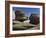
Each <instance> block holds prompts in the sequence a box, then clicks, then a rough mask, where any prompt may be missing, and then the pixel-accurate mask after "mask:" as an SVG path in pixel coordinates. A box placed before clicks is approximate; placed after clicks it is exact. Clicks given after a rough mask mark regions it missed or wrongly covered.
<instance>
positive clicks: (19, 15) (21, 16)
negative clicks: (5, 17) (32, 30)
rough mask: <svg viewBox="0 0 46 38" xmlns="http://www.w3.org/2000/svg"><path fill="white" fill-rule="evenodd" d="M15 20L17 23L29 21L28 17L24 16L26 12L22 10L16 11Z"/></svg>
mask: <svg viewBox="0 0 46 38" xmlns="http://www.w3.org/2000/svg"><path fill="white" fill-rule="evenodd" d="M15 16H16V17H15V20H17V21H21V22H22V21H24V20H26V19H27V17H25V15H24V12H23V11H22V10H16V11H15Z"/></svg>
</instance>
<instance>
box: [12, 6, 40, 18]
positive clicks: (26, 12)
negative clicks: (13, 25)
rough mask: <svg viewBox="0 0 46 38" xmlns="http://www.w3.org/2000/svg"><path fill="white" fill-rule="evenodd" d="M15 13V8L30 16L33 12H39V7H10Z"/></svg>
mask: <svg viewBox="0 0 46 38" xmlns="http://www.w3.org/2000/svg"><path fill="white" fill-rule="evenodd" d="M12 10H13V11H14V13H15V11H16V10H22V11H23V12H24V15H25V16H28V17H29V16H30V15H31V14H32V13H33V14H40V8H24V7H13V9H12Z"/></svg>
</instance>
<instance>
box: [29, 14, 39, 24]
mask: <svg viewBox="0 0 46 38" xmlns="http://www.w3.org/2000/svg"><path fill="white" fill-rule="evenodd" d="M29 20H30V23H32V24H38V23H39V16H38V14H31V16H30V17H29Z"/></svg>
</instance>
